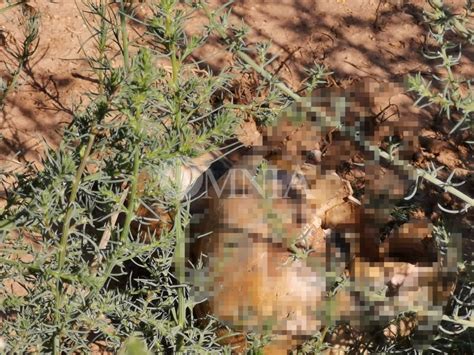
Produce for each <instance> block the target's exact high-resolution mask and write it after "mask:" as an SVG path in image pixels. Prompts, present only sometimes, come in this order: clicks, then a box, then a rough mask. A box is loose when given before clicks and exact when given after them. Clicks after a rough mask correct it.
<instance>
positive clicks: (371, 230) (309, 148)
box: [190, 80, 461, 353]
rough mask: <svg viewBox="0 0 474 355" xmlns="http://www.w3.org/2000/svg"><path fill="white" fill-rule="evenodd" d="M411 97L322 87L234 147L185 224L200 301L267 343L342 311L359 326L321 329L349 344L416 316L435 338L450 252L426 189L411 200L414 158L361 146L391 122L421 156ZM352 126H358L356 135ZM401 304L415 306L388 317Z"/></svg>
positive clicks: (386, 89) (394, 88) (390, 89)
mask: <svg viewBox="0 0 474 355" xmlns="http://www.w3.org/2000/svg"><path fill="white" fill-rule="evenodd" d="M412 104H413V102H412V100H411V99H410V97H408V96H407V95H405V94H404V89H403V85H402V83H398V84H397V83H391V84H387V83H385V84H381V83H378V82H376V81H374V80H364V81H361V82H358V83H357V84H354V85H353V86H351V87H349V88H345V89H342V88H337V87H332V88H324V89H321V90H318V91H315V92H313V93H312V95H311V96H309V97H305V98H303V99H302V100H301V101H300V102H298V103H296V104H294V105H293V106H291V107H290V108H289V109H288V110H287V111H286V112H285V114H283V115H282V117H281V118H280V119H279V120H278V121H277V122H276V123H274V124H273V125H271V126H270V127H268V129H266V130H264V131H263V133H262V139H261V142H262V145H261V146H260V145H256V146H253V147H252V148H250V149H249V150H246V151H245V153H244V154H243V155H242V156H241V157H240V158H237V159H234V163H233V165H232V167H231V168H230V170H229V171H228V172H227V173H226V174H225V175H224V176H222V177H221V178H220V179H218V180H217V186H213V185H212V184H209V187H210V190H209V193H208V194H207V195H206V198H205V199H203V200H201V201H200V208H201V209H200V211H199V213H196V214H195V215H194V221H193V223H192V226H191V233H190V243H191V244H190V245H191V246H190V254H191V260H192V263H193V264H194V265H196V264H199V263H201V264H202V269H201V270H193V272H192V274H193V278H192V279H191V283H192V284H193V285H195V287H196V295H199V296H196V297H201V300H202V299H204V298H206V299H207V301H206V302H204V303H201V304H200V305H199V307H198V308H197V309H198V314H199V315H200V316H203V315H205V314H212V315H214V316H216V317H218V319H220V320H221V321H222V322H223V323H224V324H225V326H228V327H230V328H232V329H234V330H237V331H240V332H244V333H248V332H252V333H253V332H256V333H260V334H262V333H264V334H265V333H268V334H271V335H272V336H273V341H272V342H271V343H270V344H268V345H267V347H265V349H268V350H266V351H269V353H279V352H281V351H283V352H282V353H286V350H285V349H291V348H294V347H296V346H298V345H300V344H301V343H302V341H303V340H304V339H307V337H308V336H310V335H312V334H313V333H314V332H315V330H318V329H321V328H322V327H324V326H329V325H341V326H342V325H343V324H350V325H351V327H353V328H351V329H353V332H355V333H354V334H358V335H357V336H356V335H354V334H353V335H352V336H349V335H348V334H347V329H345V330H340V331H341V332H342V335H341V334H339V335H337V334H338V333H337V331H336V332H335V333H332V335H331V336H329V335H328V339H332V340H330V341H333V343H334V344H339V346H342V347H343V348H344V346H345V347H346V349H347V348H348V347H349V346H352V347H353V348H354V347H355V348H357V344H358V343H360V344H364V341H367V336H369V335H368V334H370V332H368V330H372V331H373V329H380V332H381V334H385V335H383V336H382V338H383V339H385V340H384V341H390V339H392V338H394V337H396V338H397V339H398V338H400V334H402V335H403V336H402V338H403V337H405V338H406V337H407V336H408V335H409V334H412V332H413V330H414V329H415V328H416V329H417V332H416V335H417V336H416V340H417V341H418V342H421V343H423V344H424V345H426V344H429V342H430V341H431V336H432V334H433V333H434V331H435V330H436V327H437V325H438V324H439V322H440V320H441V317H442V306H443V304H444V302H445V301H446V299H447V297H448V296H449V289H450V286H451V284H452V282H453V280H454V276H455V275H454V271H455V261H454V260H455V258H456V256H457V252H456V250H453V251H452V253H453V254H452V255H451V258H450V259H449V260H443V259H440V258H439V255H438V254H437V251H436V247H435V244H434V240H433V237H432V228H433V227H432V220H435V219H436V213H435V212H434V211H435V209H436V207H435V201H436V200H435V198H434V196H432V195H431V196H430V194H432V192H431V191H429V190H428V191H427V192H426V193H425V192H423V191H422V193H421V197H419V199H418V200H416V201H415V202H410V203H407V202H406V201H404V200H403V197H404V196H406V194H407V191H409V188H410V186H411V182H412V180H411V179H412V176H410V174H409V171H408V170H406V169H403V168H401V169H396V168H395V169H394V168H392V167H390V166H389V165H386V164H385V165H384V164H383V163H382V164H373V163H372V164H371V163H370V161H371V160H373V159H374V154H373V152H370V151H369V152H366V151H364V145H365V146H367V143H369V144H371V145H372V146H375V147H378V146H380V147H383V142H384V139H385V138H387V137H388V136H392V135H394V132H395V134H396V135H397V136H398V137H399V139H400V140H401V141H403V145H401V146H400V149H399V153H398V154H399V155H400V156H403V157H404V158H405V159H407V160H408V161H411V162H412V163H413V164H417V163H416V161H415V160H414V159H415V154H414V153H413V152H414V150H416V149H420V143H419V137H418V135H417V134H418V133H419V132H420V130H421V127H422V123H421V121H420V120H411V119H409V117H410V116H414V115H420V114H421V115H422V114H423V112H421V111H420V110H418V109H416V108H414V107H413V106H412ZM407 117H408V119H407ZM338 125H343V128H342V129H338V130H337V129H336V128H337V127H338ZM354 130H357V131H358V134H359V140H354V139H351V138H350V135H351V134H353V131H354ZM262 162H263V165H264V168H262ZM364 163H368V164H364ZM203 201H204V204H203ZM203 206H205V207H203ZM308 226H310V227H308ZM302 231H303V232H302ZM302 233H303V234H305V235H304V237H303V238H302V237H301V234H302ZM198 236H202V237H198ZM458 250H461V248H459V249H458ZM453 258H454V259H453ZM196 275H198V276H196ZM408 310H409V311H411V312H417V315H416V317H415V316H413V314H412V313H410V316H408V315H407V317H406V318H403V317H401V318H396V317H397V315H398V314H401V313H403V312H405V311H408ZM407 314H408V313H407ZM395 318H396V324H395V323H390V322H391V320H393V319H395ZM397 322H398V323H397ZM397 332H398V333H397ZM344 334H345V335H344ZM351 334H352V333H351ZM397 334H398V335H397ZM412 335H413V334H412ZM384 337H385V338H384ZM382 338H381V339H382ZM344 339H345V340H344ZM379 340H380V339H379ZM341 344H342V345H341ZM344 344H345V345H344ZM360 346H362V345H360ZM282 349H283V350H282Z"/></svg>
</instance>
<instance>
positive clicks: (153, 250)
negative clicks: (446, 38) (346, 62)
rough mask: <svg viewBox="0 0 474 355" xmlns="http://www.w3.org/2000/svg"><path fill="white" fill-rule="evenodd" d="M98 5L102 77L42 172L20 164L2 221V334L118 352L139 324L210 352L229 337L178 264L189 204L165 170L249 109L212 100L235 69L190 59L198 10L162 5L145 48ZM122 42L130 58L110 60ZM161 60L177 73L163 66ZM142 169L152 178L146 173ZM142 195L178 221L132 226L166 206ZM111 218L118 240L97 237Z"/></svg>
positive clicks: (172, 342) (156, 344) (11, 344)
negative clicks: (219, 337) (195, 296)
mask: <svg viewBox="0 0 474 355" xmlns="http://www.w3.org/2000/svg"><path fill="white" fill-rule="evenodd" d="M88 5H89V12H90V13H91V14H93V15H94V16H95V21H94V22H92V21H90V20H89V22H88V23H87V25H88V27H89V28H90V29H91V32H92V39H91V40H93V41H95V44H96V48H97V51H96V53H86V55H87V59H88V61H89V63H90V64H91V66H92V67H93V69H94V71H95V73H96V75H97V78H98V80H99V82H100V84H99V87H98V88H97V89H98V90H97V92H95V93H91V94H90V99H91V100H90V103H89V104H88V105H87V106H86V107H84V108H82V109H80V110H76V112H75V115H74V120H73V121H72V123H71V124H70V126H69V127H68V128H67V129H66V130H65V132H64V138H63V141H62V142H61V144H60V146H59V148H58V149H55V150H53V149H48V150H47V151H46V153H45V156H44V159H43V161H42V163H43V168H42V169H41V171H39V172H37V171H34V170H33V169H29V170H27V171H26V172H24V173H22V174H21V175H20V174H16V175H15V177H16V179H17V183H16V188H14V189H13V190H12V191H10V192H9V196H8V204H7V207H6V208H5V209H4V210H3V211H2V214H1V222H0V225H1V234H0V236H1V237H0V238H1V244H2V248H1V250H0V254H1V255H0V260H1V266H0V278H1V279H2V280H3V281H4V283H3V285H2V287H1V290H0V295H1V296H0V302H1V303H0V310H1V312H2V314H4V315H5V319H4V320H3V321H2V329H1V337H2V338H3V339H4V341H5V343H6V346H7V351H9V352H13V353H24V352H29V351H33V352H34V351H38V352H54V353H56V354H59V353H62V352H72V351H79V352H87V351H89V350H90V346H91V344H92V343H95V344H96V345H97V346H102V347H103V350H109V351H118V350H119V349H120V348H121V347H122V344H123V342H124V341H125V340H126V339H127V338H129V336H130V335H131V334H135V333H137V332H139V333H140V334H141V336H140V337H141V339H143V341H144V342H145V343H146V346H147V347H148V349H149V350H150V351H152V352H156V353H159V352H162V351H164V350H165V349H168V350H169V349H174V350H175V351H177V350H178V347H179V350H180V351H197V352H203V351H205V352H208V351H212V350H213V349H217V348H219V345H218V344H217V343H216V338H215V334H214V332H213V325H212V324H213V323H212V324H211V325H210V326H209V327H207V328H204V329H200V328H197V327H196V326H195V323H194V322H195V321H194V320H193V319H192V317H190V315H191V313H190V310H191V309H192V307H193V304H192V303H190V301H189V300H188V299H187V297H186V294H187V288H186V287H185V286H184V285H181V286H179V287H178V285H179V284H180V282H181V280H176V277H175V276H174V275H173V273H172V272H171V268H172V265H173V261H177V259H176V257H175V255H174V253H175V248H177V243H178V244H179V243H184V241H181V240H178V239H177V236H178V235H179V234H180V233H183V228H185V226H186V223H187V222H186V221H187V218H188V216H187V214H188V212H186V211H187V208H186V205H187V202H186V201H184V202H181V201H180V199H181V197H180V196H182V194H181V186H179V184H177V183H176V182H175V181H172V180H171V179H169V178H168V179H166V172H167V171H170V167H171V168H173V167H175V166H179V165H181V164H182V161H183V160H186V159H189V158H192V157H195V156H198V155H200V154H202V153H204V152H207V151H211V150H216V149H218V147H220V146H221V145H222V143H223V142H224V141H225V140H227V139H229V138H232V136H233V132H234V131H235V128H236V125H237V124H238V123H239V120H240V117H239V116H238V113H239V112H238V111H236V110H234V109H232V110H231V109H228V108H226V107H225V106H224V105H220V106H217V107H216V106H215V104H214V102H215V101H216V100H215V96H216V93H217V92H220V91H225V90H229V87H230V83H231V81H230V79H231V76H230V75H229V74H228V73H225V72H224V73H222V74H218V75H213V74H212V73H210V72H205V71H202V70H201V69H198V67H197V65H196V64H195V63H193V62H191V61H187V60H186V59H187V58H188V57H189V55H190V54H191V53H193V52H194V50H195V49H196V48H197V46H198V45H200V44H202V43H204V41H205V40H206V39H207V34H206V33H205V34H203V36H202V38H199V40H198V39H196V38H191V39H189V38H187V35H186V34H185V32H184V30H183V26H184V20H185V19H186V18H187V16H188V15H189V13H186V12H184V11H182V10H178V9H177V7H176V4H175V2H172V1H164V2H162V3H161V5H156V6H155V7H154V9H153V10H154V11H153V12H154V13H153V16H152V17H151V18H150V19H148V20H147V23H148V25H149V29H150V31H149V33H147V34H146V35H145V36H146V38H145V39H146V40H147V41H148V43H149V47H142V48H140V49H139V50H135V49H134V48H133V47H130V48H128V47H129V43H128V39H125V38H127V36H128V34H127V33H126V27H123V26H121V24H122V22H121V20H122V19H121V15H122V13H121V12H120V11H119V12H117V11H113V8H112V7H108V6H107V5H105V2H100V3H96V2H89V3H88ZM124 39H125V40H124ZM114 45H115V46H117V47H118V48H120V49H121V53H122V56H123V57H124V61H123V63H124V64H123V65H117V66H114V65H112V61H111V58H112V55H113V53H111V49H110V48H111V47H113V46H114ZM129 51H130V52H131V53H135V54H134V55H133V56H132V55H131V54H128V53H129ZM125 58H127V59H125ZM163 58H165V60H168V63H170V65H171V73H170V72H169V71H168V70H166V66H163V65H160V64H159V62H158V59H161V60H163ZM140 173H146V176H147V178H146V180H144V181H139V179H142V178H141V177H140V176H139V174H140ZM5 174H7V173H5ZM158 181H159V184H156V182H158ZM139 182H141V183H143V184H144V185H145V187H144V189H143V192H142V193H141V192H139V189H138V183H139ZM122 195H124V197H125V198H121V197H122ZM181 204H182V206H181ZM139 205H142V206H146V208H149V209H150V210H152V211H157V210H163V211H166V212H168V213H177V212H178V214H177V217H176V218H177V219H179V220H180V223H179V224H178V223H176V220H175V226H174V228H173V229H171V230H170V231H167V230H163V231H161V232H160V231H156V230H151V231H149V233H150V234H151V241H149V242H144V241H142V240H140V239H139V238H137V235H134V234H133V233H132V228H131V225H132V224H137V223H138V225H139V226H140V228H141V229H142V230H146V229H147V228H148V227H147V226H148V225H149V224H150V223H151V222H158V221H159V220H160V218H161V216H160V215H159V214H158V213H155V215H156V217H154V218H147V219H146V220H145V219H143V218H142V217H141V216H137V215H136V211H137V207H138V206H139ZM179 206H181V207H179ZM178 207H179V208H178ZM114 217H115V220H118V222H116V223H115V222H112V221H113V220H114ZM117 217H118V219H117ZM177 225H179V226H180V227H177ZM108 230H111V232H110V236H109V238H110V239H109V240H105V247H99V246H100V245H101V244H102V242H104V236H105V235H106V234H107V231H108ZM153 233H159V235H153ZM132 265H140V267H139V270H141V271H140V272H141V273H142V274H143V275H141V274H136V276H134V275H135V274H134V275H132V274H130V275H128V274H129V273H131V272H135V273H137V271H136V269H137V266H134V267H132ZM179 267H180V266H179V265H178V261H177V263H176V264H175V269H178V268H179ZM134 270H135V271H134ZM128 276H130V277H128ZM132 276H133V277H132ZM13 280H14V281H13ZM8 282H14V283H15V290H16V291H15V292H12V290H11V288H8V286H7V283H8ZM176 310H179V311H178V313H177V312H176ZM180 312H181V313H182V314H184V317H185V318H184V319H183V318H182V317H181V318H180V316H179V314H180ZM178 318H179V319H178ZM140 342H142V341H140ZM138 343H139V342H138V340H136V339H135V340H133V339H129V340H128V341H127V342H126V345H125V350H124V351H125V353H134V352H136V351H137V350H136V348H137V347H138V346H142V345H140V344H138ZM134 349H135V350H134ZM139 352H140V351H139Z"/></svg>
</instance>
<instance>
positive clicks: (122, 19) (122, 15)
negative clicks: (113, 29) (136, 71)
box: [119, 0, 130, 73]
mask: <svg viewBox="0 0 474 355" xmlns="http://www.w3.org/2000/svg"><path fill="white" fill-rule="evenodd" d="M119 12H120V33H121V36H122V51H123V64H124V67H125V72H127V73H128V70H129V69H130V58H129V54H128V33H127V17H126V15H125V5H124V1H123V0H120V11H119Z"/></svg>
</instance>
